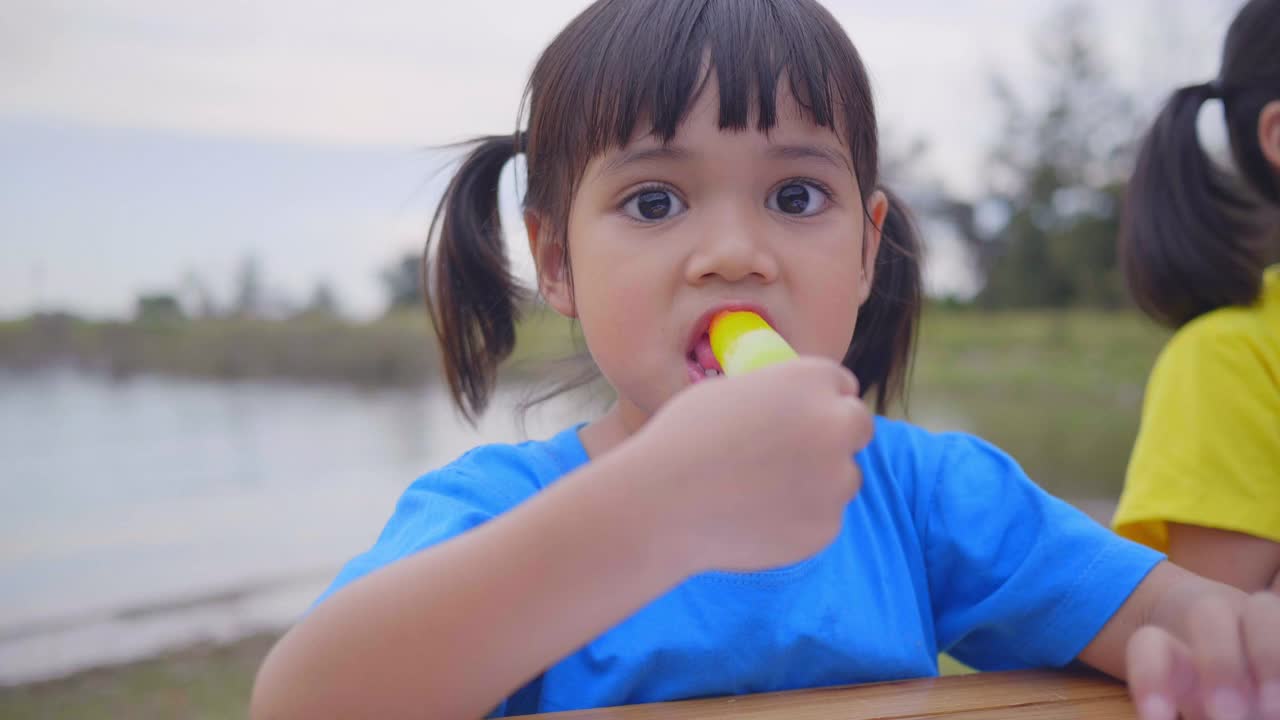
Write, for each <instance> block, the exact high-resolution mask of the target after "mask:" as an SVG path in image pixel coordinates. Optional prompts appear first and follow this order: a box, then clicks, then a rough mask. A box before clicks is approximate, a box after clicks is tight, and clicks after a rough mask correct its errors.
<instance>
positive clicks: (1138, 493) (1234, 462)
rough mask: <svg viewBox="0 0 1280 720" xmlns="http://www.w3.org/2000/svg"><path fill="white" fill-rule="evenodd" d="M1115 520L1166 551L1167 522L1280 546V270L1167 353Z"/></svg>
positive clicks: (1186, 331)
mask: <svg viewBox="0 0 1280 720" xmlns="http://www.w3.org/2000/svg"><path fill="white" fill-rule="evenodd" d="M1112 522H1113V523H1114V525H1115V529H1116V532H1118V533H1120V534H1121V535H1123V536H1125V537H1127V538H1130V539H1132V540H1136V541H1138V542H1140V543H1143V544H1145V545H1149V546H1151V547H1153V548H1155V549H1157V550H1160V551H1162V552H1164V551H1168V549H1169V533H1168V529H1167V527H1166V525H1165V523H1166V522H1178V523H1184V524H1187V525H1198V526H1201V527H1210V528H1217V529H1220V530H1233V531H1235V532H1241V533H1246V534H1249V535H1254V536H1257V537H1260V538H1265V539H1267V540H1273V541H1275V542H1280V266H1276V267H1272V268H1270V269H1269V270H1267V273H1266V277H1265V279H1264V282H1263V290H1262V296H1261V298H1259V300H1258V302H1256V303H1255V304H1254V305H1252V306H1251V307H1232V308H1222V309H1219V310H1215V311H1213V312H1211V313H1207V314H1205V315H1203V316H1201V317H1199V318H1196V319H1195V320H1193V321H1191V322H1190V323H1188V324H1187V325H1185V326H1184V327H1183V328H1182V329H1181V330H1179V331H1178V332H1177V333H1176V334H1174V336H1173V338H1172V339H1171V340H1170V341H1169V344H1168V345H1167V346H1166V347H1165V348H1164V350H1163V351H1161V353H1160V357H1159V358H1158V359H1157V360H1156V364H1155V368H1154V369H1153V370H1152V371H1151V378H1150V380H1149V381H1148V384H1147V393H1146V398H1145V400H1144V401H1143V406H1142V426H1141V428H1140V429H1139V431H1138V439H1137V442H1136V444H1135V445H1134V449H1133V456H1132V457H1131V458H1130V460H1129V471H1128V474H1127V475H1126V477H1125V488H1124V493H1123V494H1122V495H1121V498H1120V507H1119V508H1118V509H1117V510H1116V516H1115V519H1114V520H1113V521H1112Z"/></svg>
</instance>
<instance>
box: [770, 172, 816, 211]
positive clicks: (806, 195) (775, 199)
mask: <svg viewBox="0 0 1280 720" xmlns="http://www.w3.org/2000/svg"><path fill="white" fill-rule="evenodd" d="M828 200H829V198H828V197H827V193H826V191H825V190H823V189H822V188H820V187H818V186H817V185H815V184H813V183H811V182H803V181H800V180H791V181H788V182H786V183H784V184H783V185H782V186H780V187H779V188H778V189H777V190H775V191H774V192H773V193H772V194H771V195H770V196H769V209H770V210H777V211H779V212H781V213H785V214H787V215H796V216H800V217H806V216H809V215H817V214H818V213H820V212H822V210H823V208H825V207H826V206H827V202H828Z"/></svg>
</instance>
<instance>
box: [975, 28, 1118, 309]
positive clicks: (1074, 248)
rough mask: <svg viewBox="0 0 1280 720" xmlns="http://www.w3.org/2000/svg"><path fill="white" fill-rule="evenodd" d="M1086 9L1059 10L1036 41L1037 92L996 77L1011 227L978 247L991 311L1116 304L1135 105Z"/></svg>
mask: <svg viewBox="0 0 1280 720" xmlns="http://www.w3.org/2000/svg"><path fill="white" fill-rule="evenodd" d="M1094 27H1095V21H1094V18H1093V16H1092V15H1091V13H1090V11H1089V9H1088V7H1087V6H1085V5H1083V4H1069V5H1065V6H1063V7H1061V8H1060V9H1059V10H1058V12H1057V13H1056V14H1055V16H1054V17H1053V18H1052V20H1051V22H1050V24H1049V26H1048V27H1047V28H1045V29H1044V30H1043V31H1042V32H1041V33H1040V35H1039V38H1038V47H1039V48H1040V51H1039V57H1038V62H1039V66H1040V70H1041V78H1042V79H1041V81H1040V83H1039V88H1040V92H1041V93H1042V95H1041V96H1040V97H1038V98H1035V99H1033V101H1031V102H1028V100H1026V99H1025V98H1023V97H1020V96H1019V95H1018V94H1017V93H1016V92H1015V91H1014V90H1013V88H1012V87H1011V85H1010V83H1009V82H1008V81H1007V80H1006V79H1004V78H1002V77H996V78H994V81H993V85H994V91H995V95H996V98H997V101H998V102H999V103H1000V105H1001V108H1002V111H1003V115H1004V122H1003V128H1002V132H1001V134H1000V137H1001V141H1000V142H999V144H998V145H996V146H995V147H993V148H992V149H991V151H990V154H989V168H990V173H989V177H990V178H991V190H992V196H993V199H994V200H995V201H997V202H998V203H1000V204H1001V205H1003V207H1004V208H1005V210H1006V211H1007V217H1008V222H1007V223H1006V224H1005V225H1004V227H1003V229H1001V230H999V231H998V232H997V233H996V234H995V235H994V237H992V238H990V239H989V240H987V241H985V242H983V243H981V244H980V262H981V266H982V268H983V272H984V275H985V278H986V283H985V286H984V288H983V290H982V292H981V294H980V295H979V302H980V303H982V304H983V305H985V306H988V307H1065V306H1072V305H1089V306H1097V307H1115V306H1118V305H1120V304H1122V303H1123V302H1124V297H1125V295H1124V289H1123V285H1122V279H1121V277H1120V272H1119V269H1118V267H1117V261H1116V251H1115V242H1116V234H1117V232H1118V227H1119V226H1118V222H1119V213H1120V198H1121V196H1122V193H1123V181H1124V177H1125V176H1126V174H1127V171H1128V167H1129V162H1130V159H1131V157H1132V151H1133V147H1134V141H1135V139H1136V137H1137V123H1136V120H1135V116H1134V109H1133V102H1132V101H1131V99H1130V98H1129V97H1128V95H1127V94H1126V93H1124V92H1123V91H1122V90H1121V89H1120V88H1118V87H1117V86H1116V85H1114V84H1113V83H1112V82H1111V81H1110V79H1109V77H1108V75H1107V73H1106V72H1105V70H1104V69H1103V67H1102V63H1101V62H1100V58H1099V53H1098V48H1097V47H1096V45H1095V42H1094V38H1093V32H1092V30H1093V28H1094Z"/></svg>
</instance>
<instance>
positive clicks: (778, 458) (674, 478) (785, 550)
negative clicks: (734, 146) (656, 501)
mask: <svg viewBox="0 0 1280 720" xmlns="http://www.w3.org/2000/svg"><path fill="white" fill-rule="evenodd" d="M871 434H872V419H871V414H870V412H868V410H867V408H866V406H865V405H864V404H863V403H862V401H861V399H859V397H858V382H857V380H856V379H855V378H854V377H853V374H852V373H851V372H849V370H848V369H846V368H844V367H843V366H841V365H839V364H837V363H834V362H832V361H830V360H825V359H820V358H811V357H807V358H800V359H797V360H791V361H788V362H785V363H782V364H780V365H776V366H773V367H769V368H764V369H761V370H758V371H755V372H752V373H750V374H748V375H744V376H741V377H731V378H721V379H717V380H712V381H708V382H702V383H699V384H697V385H695V386H693V387H691V388H689V389H687V390H686V391H684V392H682V393H680V394H679V395H677V396H676V397H674V398H672V399H671V401H670V402H668V403H667V404H666V405H665V406H663V408H662V409H661V410H659V412H657V413H656V414H655V415H654V416H653V418H652V419H651V420H650V422H649V423H647V424H646V425H645V427H644V429H643V430H641V432H639V433H637V434H636V436H635V437H634V440H635V444H634V446H633V448H634V449H637V450H640V452H639V453H638V455H637V457H639V458H642V459H643V462H644V463H645V465H646V478H645V482H646V483H652V487H651V488H649V489H650V490H652V491H653V492H654V493H657V495H655V497H659V498H661V499H662V507H663V508H665V509H666V510H665V512H664V516H665V517H664V520H663V523H662V527H661V529H660V530H659V531H660V532H665V533H667V534H668V540H670V541H673V546H674V552H675V553H676V554H678V555H680V556H681V558H682V560H681V562H682V563H684V564H685V565H686V566H687V567H685V569H687V570H688V571H690V572H699V571H702V570H707V569H712V568H718V569H732V570H758V569H765V568H770V567H776V566H779V565H784V564H787V563H791V562H796V561H799V560H801V559H804V558H806V557H808V556H810V555H813V554H814V553H816V552H818V551H819V550H821V549H822V548H824V547H825V546H826V545H827V544H829V543H830V542H831V540H832V539H834V538H835V536H836V535H837V534H838V533H839V531H840V525H841V522H842V519H843V516H844V512H845V506H846V505H848V503H849V501H850V500H852V499H853V497H854V496H855V495H856V494H857V493H858V490H859V488H860V487H861V485H862V475H861V472H860V471H859V469H858V466H857V465H856V464H855V463H854V460H853V455H854V453H856V452H857V451H858V450H860V449H862V448H863V447H864V446H866V444H867V443H868V442H869V441H870V439H871Z"/></svg>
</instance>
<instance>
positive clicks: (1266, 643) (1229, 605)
mask: <svg viewBox="0 0 1280 720" xmlns="http://www.w3.org/2000/svg"><path fill="white" fill-rule="evenodd" d="M1079 659H1080V660H1082V661H1084V662H1085V663H1087V664H1089V665H1092V666H1093V667H1095V668H1097V669H1099V670H1102V671H1103V672H1106V673H1108V674H1110V675H1113V676H1115V677H1118V678H1123V679H1127V680H1128V682H1129V686H1130V693H1131V694H1132V695H1133V698H1134V702H1135V703H1136V704H1137V707H1138V710H1139V712H1140V714H1141V717H1142V718H1143V720H1175V714H1176V713H1177V712H1178V711H1181V712H1183V713H1185V714H1186V715H1187V716H1189V717H1206V718H1210V719H1211V720H1247V719H1248V718H1267V719H1268V720H1269V719H1270V718H1276V717H1280V595H1276V594H1274V593H1270V592H1260V593H1255V594H1253V595H1249V594H1246V593H1244V592H1242V591H1241V590H1239V589H1237V588H1234V587H1231V586H1229V585H1224V584H1222V583H1219V582H1215V581H1213V580H1209V579H1207V578H1203V577H1200V576H1199V575H1196V574H1195V573H1192V572H1190V571H1188V570H1186V569H1184V568H1181V567H1179V566H1177V565H1175V564H1173V563H1170V562H1163V563H1161V564H1159V565H1157V566H1156V567H1155V568H1154V569H1153V570H1152V571H1151V573H1150V574H1148V576H1147V578H1146V579H1145V580H1143V581H1142V583H1141V584H1140V585H1139V586H1138V588H1137V589H1136V590H1135V591H1134V592H1133V594H1132V595H1131V596H1130V597H1129V599H1128V601H1126V602H1125V604H1124V605H1122V606H1121V607H1120V609H1119V610H1118V611H1117V612H1116V614H1115V615H1114V616H1113V617H1112V618H1111V620H1110V621H1109V622H1108V623H1107V624H1106V625H1105V626H1104V627H1103V629H1102V631H1101V632H1099V633H1098V635H1097V637H1095V638H1094V640H1093V641H1092V642H1090V643H1089V645H1088V646H1087V647H1085V649H1084V650H1083V651H1082V652H1081V653H1080V658H1079Z"/></svg>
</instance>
